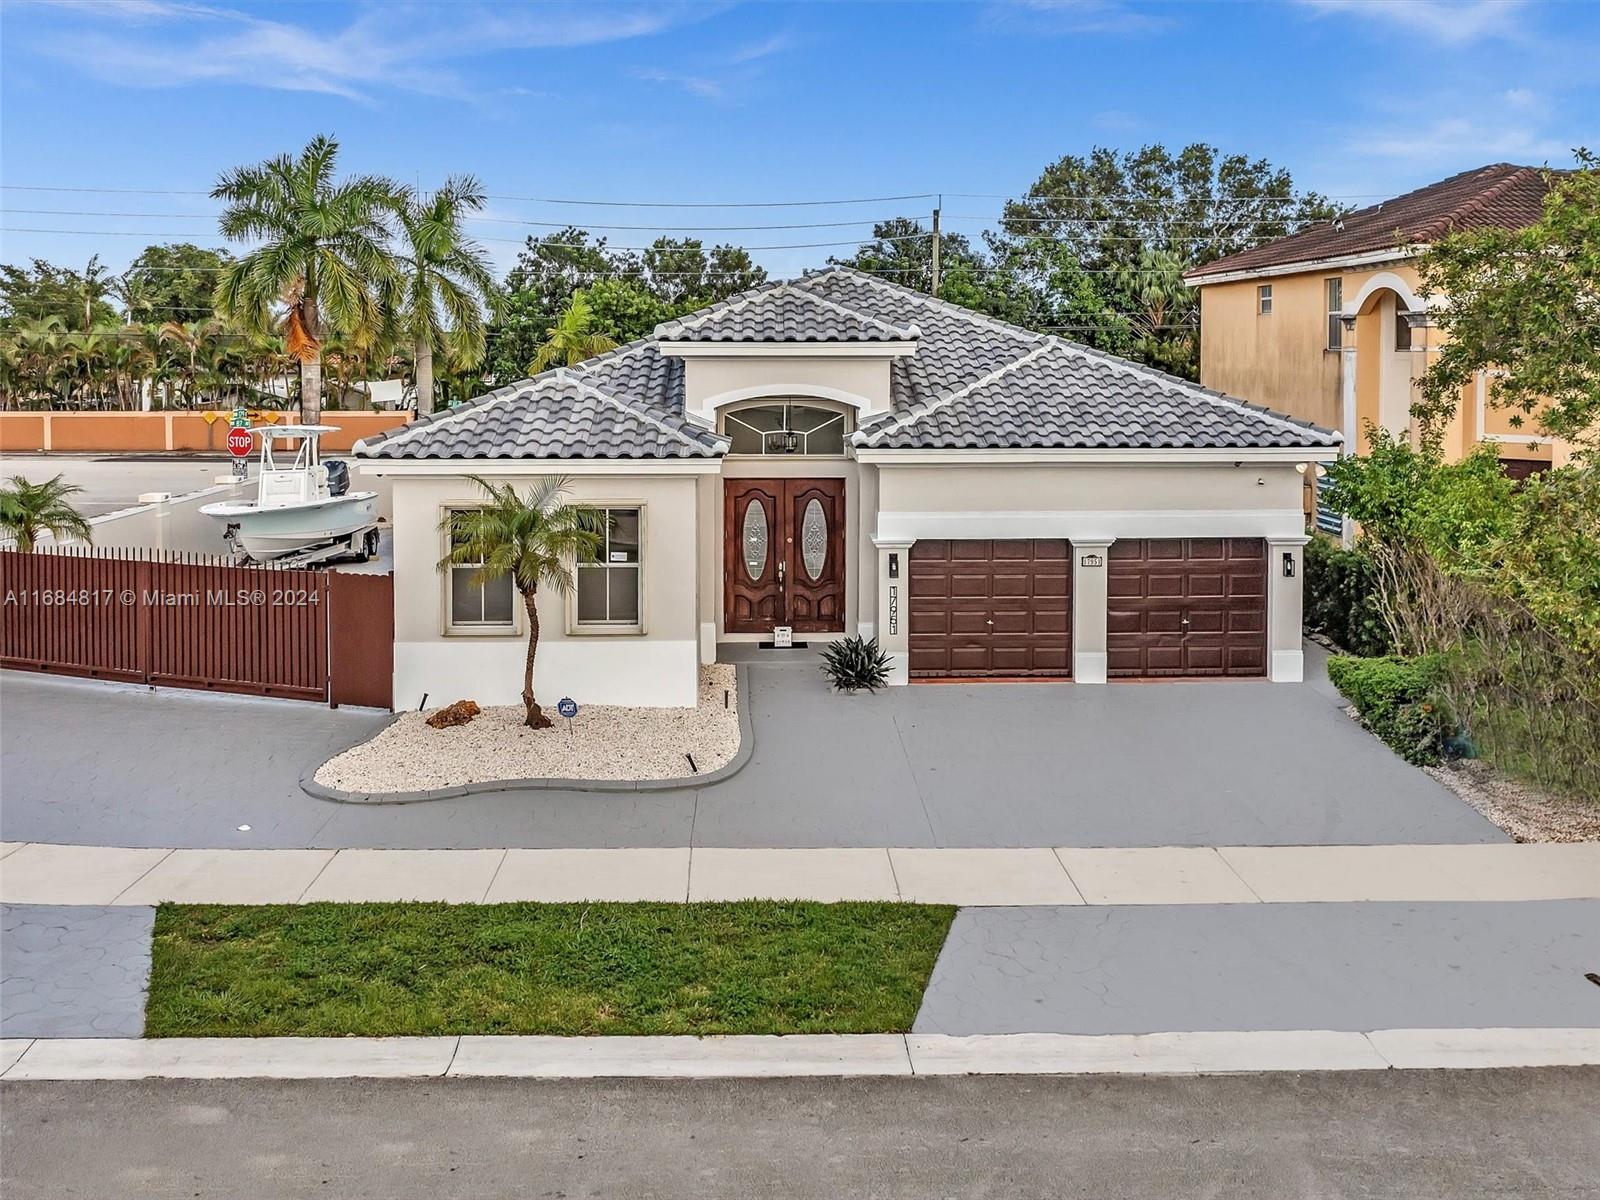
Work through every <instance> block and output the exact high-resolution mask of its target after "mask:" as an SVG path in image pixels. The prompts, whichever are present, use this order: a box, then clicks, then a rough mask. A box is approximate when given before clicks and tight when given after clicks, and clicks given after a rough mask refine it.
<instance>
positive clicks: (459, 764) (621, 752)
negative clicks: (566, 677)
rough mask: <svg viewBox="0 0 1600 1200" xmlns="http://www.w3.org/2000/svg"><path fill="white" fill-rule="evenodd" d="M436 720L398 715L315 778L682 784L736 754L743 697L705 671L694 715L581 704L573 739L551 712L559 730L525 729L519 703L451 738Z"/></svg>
mask: <svg viewBox="0 0 1600 1200" xmlns="http://www.w3.org/2000/svg"><path fill="white" fill-rule="evenodd" d="M724 698H726V703H724ZM433 711H436V710H431V709H430V710H428V711H425V712H410V713H404V714H402V715H401V716H400V717H399V718H398V719H397V720H396V721H395V722H394V723H393V724H392V725H389V726H388V727H387V728H385V729H384V730H383V731H382V732H381V733H379V734H378V735H377V736H376V737H374V738H373V739H372V740H371V741H367V742H363V743H361V745H359V746H352V747H351V748H350V749H349V750H346V751H345V752H344V753H342V754H339V755H337V756H335V757H334V758H331V759H329V760H328V761H327V762H325V763H323V764H322V766H321V767H319V768H318V769H317V772H316V775H315V776H314V777H313V778H315V779H316V781H317V782H318V783H320V784H322V785H323V786H324V787H331V788H338V789H339V790H341V791H346V792H360V793H366V794H370V793H374V792H426V791H433V790H435V789H438V788H448V787H460V786H461V785H463V784H469V783H494V782H498V781H501V780H509V779H585V780H586V779H603V780H643V779H680V778H684V777H687V776H690V775H694V774H701V775H704V774H705V773H706V772H708V771H714V770H716V769H717V768H718V767H722V766H726V765H727V764H728V763H729V762H731V761H732V760H733V756H734V755H735V754H737V753H738V751H739V689H738V683H737V676H736V674H735V672H734V668H733V667H732V666H731V665H730V664H728V663H713V664H712V665H710V666H705V667H701V668H700V702H699V704H698V705H697V706H696V707H694V708H616V707H607V706H605V705H600V704H596V705H585V706H584V707H582V708H580V709H579V710H578V715H577V716H576V717H574V718H573V719H572V722H571V729H570V731H569V729H568V727H567V726H568V723H567V721H565V720H564V719H563V718H561V717H559V716H557V715H556V712H555V706H554V705H553V704H546V705H545V712H546V713H547V714H549V716H550V717H551V718H552V719H553V720H554V721H555V728H553V729H541V730H532V729H529V728H528V727H527V726H525V725H524V724H523V723H522V722H523V719H524V716H525V714H524V712H523V709H522V706H521V705H520V704H519V705H514V706H510V705H508V706H504V707H494V708H485V709H484V710H483V712H482V713H481V714H479V715H478V716H477V717H476V718H474V719H473V720H472V721H471V722H469V723H468V724H466V725H458V726H455V727H454V728H451V729H430V728H429V727H428V725H427V723H426V722H427V717H428V715H429V712H433ZM687 755H693V756H694V765H695V767H696V768H697V770H695V771H691V769H690V767H689V760H688V758H687V757H686V756H687Z"/></svg>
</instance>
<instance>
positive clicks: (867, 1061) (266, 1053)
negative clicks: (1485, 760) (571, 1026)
mask: <svg viewBox="0 0 1600 1200" xmlns="http://www.w3.org/2000/svg"><path fill="white" fill-rule="evenodd" d="M1597 1064H1600V1029H1379V1030H1371V1031H1368V1032H1336V1031H1329V1030H1318V1029H1301V1030H1264V1031H1256V1032H1229V1031H1207V1030H1201V1031H1195V1032H1182V1033H1177V1032H1175V1033H1149V1034H1108V1035H1103V1036H1089V1035H1077V1034H1002V1035H996V1036H978V1037H949V1036H946V1035H942V1034H917V1033H913V1034H905V1035H902V1034H849V1035H837V1034H801V1035H792V1036H788V1037H757V1036H732V1037H705V1038H696V1037H400V1038H151V1039H137V1038H129V1039H115V1038H82V1039H77V1038H57V1039H39V1040H37V1041H18V1040H12V1041H7V1042H3V1043H0V1079H4V1080H6V1081H7V1082H12V1081H24V1080H63V1079H342V1078H366V1079H405V1078H434V1079H437V1078H443V1077H449V1078H463V1077H486V1078H519V1079H604V1078H648V1079H695V1078H702V1079H711V1078H718V1079H735V1078H763V1077H769V1078H794V1077H800V1076H826V1077H842V1076H910V1075H1098V1074H1118V1075H1125V1074H1147V1075H1196V1074H1228V1073H1234V1072H1257V1071H1383V1070H1388V1069H1390V1068H1400V1069H1406V1070H1417V1069H1444V1068H1452V1069H1456V1068H1491V1067H1551V1066H1593V1065H1597Z"/></svg>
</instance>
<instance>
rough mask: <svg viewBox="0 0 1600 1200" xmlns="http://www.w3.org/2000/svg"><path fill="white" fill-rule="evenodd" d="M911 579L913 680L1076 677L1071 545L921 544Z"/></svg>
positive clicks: (913, 555)
mask: <svg viewBox="0 0 1600 1200" xmlns="http://www.w3.org/2000/svg"><path fill="white" fill-rule="evenodd" d="M909 575H910V580H911V599H910V608H911V624H910V629H911V631H912V635H913V636H912V637H911V639H910V643H911V664H910V666H911V674H912V675H913V676H915V677H919V678H920V677H929V676H937V675H972V676H983V675H1068V674H1070V673H1071V667H1072V651H1071V607H1072V606H1071V558H1070V549H1069V546H1068V544H1067V543H1066V542H1065V541H1031V540H1011V541H978V540H974V539H965V540H959V541H948V542H946V541H937V540H935V541H931V542H916V543H915V544H913V546H912V547H911V552H910V571H909Z"/></svg>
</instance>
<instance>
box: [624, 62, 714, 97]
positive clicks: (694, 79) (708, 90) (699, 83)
mask: <svg viewBox="0 0 1600 1200" xmlns="http://www.w3.org/2000/svg"><path fill="white" fill-rule="evenodd" d="M633 74H634V78H636V79H642V80H644V81H645V82H646V83H664V84H667V85H669V86H671V87H675V88H680V89H682V90H683V91H685V92H688V93H689V94H690V95H691V96H699V97H700V98H701V99H702V100H721V99H722V98H723V96H724V94H725V91H724V88H723V85H722V84H720V83H718V82H717V81H716V80H715V79H710V78H707V77H706V76H704V75H681V74H678V73H677V72H674V71H663V70H661V69H659V68H657V67H642V68H640V69H639V70H637V71H635V72H634V73H633Z"/></svg>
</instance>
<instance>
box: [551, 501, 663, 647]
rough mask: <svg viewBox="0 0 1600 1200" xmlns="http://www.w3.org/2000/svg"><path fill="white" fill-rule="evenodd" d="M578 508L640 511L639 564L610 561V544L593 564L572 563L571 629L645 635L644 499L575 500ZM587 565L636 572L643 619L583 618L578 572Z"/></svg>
mask: <svg viewBox="0 0 1600 1200" xmlns="http://www.w3.org/2000/svg"><path fill="white" fill-rule="evenodd" d="M575 506H576V507H578V508H584V509H590V510H593V511H595V512H609V511H610V510H612V509H620V508H626V509H632V510H634V511H635V512H637V513H638V514H639V561H638V562H636V563H616V564H612V563H608V562H606V561H605V556H606V553H607V551H606V547H605V546H604V545H602V546H601V548H600V558H599V559H598V560H596V561H595V562H592V563H583V562H578V563H574V564H573V565H572V590H571V591H570V592H569V593H568V595H567V632H568V633H569V634H571V635H572V636H574V637H642V636H644V634H645V630H646V612H645V586H644V584H645V579H644V571H645V541H646V537H647V532H648V528H649V527H648V520H649V517H648V513H647V511H646V505H645V503H644V502H643V501H642V500H588V499H585V500H581V501H577V502H575ZM609 528H610V526H609V522H608V523H607V529H608V533H607V538H608V539H609V537H610V534H609ZM584 567H604V568H606V570H607V573H608V574H609V572H611V571H618V570H631V571H632V572H633V573H634V577H635V580H636V586H637V587H638V589H639V619H638V620H637V621H580V620H579V619H578V578H579V576H578V572H579V571H580V570H582V569H583V568H584Z"/></svg>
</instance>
